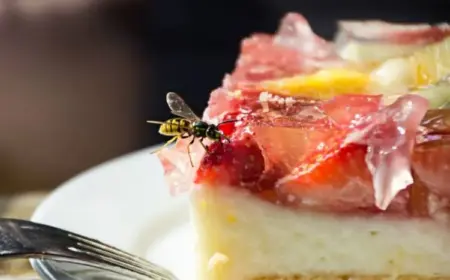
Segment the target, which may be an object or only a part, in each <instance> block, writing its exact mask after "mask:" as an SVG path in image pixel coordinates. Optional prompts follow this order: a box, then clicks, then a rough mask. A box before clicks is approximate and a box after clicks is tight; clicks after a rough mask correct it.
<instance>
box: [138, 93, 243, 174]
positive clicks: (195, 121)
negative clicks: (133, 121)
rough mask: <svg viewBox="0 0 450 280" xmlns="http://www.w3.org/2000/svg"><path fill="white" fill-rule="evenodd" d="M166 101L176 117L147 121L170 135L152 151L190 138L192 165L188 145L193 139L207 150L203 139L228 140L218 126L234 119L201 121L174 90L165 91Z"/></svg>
mask: <svg viewBox="0 0 450 280" xmlns="http://www.w3.org/2000/svg"><path fill="white" fill-rule="evenodd" d="M166 101H167V105H169V108H170V111H171V113H172V114H174V115H176V116H178V117H177V118H172V119H169V120H167V121H165V122H160V121H147V122H148V123H153V124H159V125H160V126H159V134H161V135H164V136H172V138H171V139H170V140H169V141H167V142H166V143H165V144H164V145H163V146H162V147H161V148H160V149H157V150H156V151H154V153H155V152H158V151H160V150H161V149H163V148H165V147H166V146H167V145H169V144H171V143H173V142H174V141H175V140H177V139H186V138H191V141H190V142H189V144H188V146H187V152H188V155H189V160H190V163H191V166H192V167H193V166H194V164H193V162H192V158H191V150H190V146H191V145H192V144H193V143H194V141H195V139H199V142H200V144H201V145H202V146H203V148H204V149H205V150H206V151H207V152H208V148H207V147H206V145H205V144H204V143H203V141H204V140H205V139H209V140H212V141H220V142H221V143H222V140H226V141H227V142H230V140H229V138H228V137H226V136H225V135H224V134H223V132H222V131H220V130H219V126H220V125H222V124H224V123H229V122H235V121H236V120H227V121H223V122H221V123H219V124H218V125H215V124H210V123H207V122H205V121H202V120H201V119H200V118H199V117H198V116H197V115H196V114H195V113H194V112H193V111H192V110H191V108H190V107H189V106H188V105H187V104H186V102H185V101H184V100H183V98H181V97H180V96H179V95H178V94H176V93H174V92H169V93H167V96H166Z"/></svg>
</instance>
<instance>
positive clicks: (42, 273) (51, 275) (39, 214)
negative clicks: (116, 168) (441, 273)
mask: <svg viewBox="0 0 450 280" xmlns="http://www.w3.org/2000/svg"><path fill="white" fill-rule="evenodd" d="M162 145H163V144H157V145H152V146H150V147H146V148H143V149H139V150H136V151H132V152H129V153H125V154H123V155H120V156H117V157H114V158H111V159H109V160H106V161H104V162H102V163H100V164H97V165H94V166H92V167H90V168H87V169H85V170H83V171H81V172H79V173H77V174H75V175H74V176H72V177H70V178H69V179H68V180H66V181H64V182H62V183H61V184H59V185H58V186H57V187H56V188H55V189H53V190H52V191H51V192H50V193H49V194H48V195H47V196H46V197H45V199H44V200H42V201H41V202H40V203H39V205H38V206H37V207H36V208H35V210H34V211H33V214H32V215H31V217H30V221H33V222H37V223H42V221H41V220H42V218H43V217H44V216H45V213H47V212H48V210H47V208H48V207H49V206H48V205H49V203H50V201H53V200H54V199H55V197H57V196H58V195H59V194H60V193H62V192H64V191H66V190H67V189H68V188H70V187H71V183H72V182H73V181H76V180H78V179H79V178H82V177H84V176H87V175H89V174H91V173H94V172H95V171H97V170H101V169H103V168H106V167H108V166H110V165H114V164H116V163H118V162H121V161H123V160H124V159H130V158H133V157H134V156H139V155H142V154H149V155H151V152H152V151H153V150H156V149H158V148H159V147H160V146H162ZM44 223H45V222H44ZM29 262H30V265H31V267H32V268H33V270H34V271H35V272H36V273H37V274H38V276H39V277H41V278H42V279H46V280H58V278H57V277H56V276H55V275H57V272H56V271H54V269H52V268H51V266H49V265H47V264H46V261H45V260H43V259H30V260H29Z"/></svg>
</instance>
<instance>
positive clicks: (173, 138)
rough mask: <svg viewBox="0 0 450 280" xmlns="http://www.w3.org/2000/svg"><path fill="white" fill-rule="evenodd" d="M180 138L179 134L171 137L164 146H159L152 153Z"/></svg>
mask: <svg viewBox="0 0 450 280" xmlns="http://www.w3.org/2000/svg"><path fill="white" fill-rule="evenodd" d="M178 138H179V136H175V137H172V139H170V140H169V141H167V142H166V144H164V145H163V146H161V147H159V148H158V149H156V150H153V151H152V152H151V153H152V154H155V153H157V152H159V151H161V150H162V149H164V148H165V147H167V146H168V145H169V144H171V143H172V142H173V141H175V140H177V139H178Z"/></svg>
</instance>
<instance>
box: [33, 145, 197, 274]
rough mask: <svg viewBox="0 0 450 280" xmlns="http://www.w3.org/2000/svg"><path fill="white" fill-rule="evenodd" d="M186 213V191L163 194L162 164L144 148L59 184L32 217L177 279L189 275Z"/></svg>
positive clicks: (40, 264) (40, 266)
mask: <svg viewBox="0 0 450 280" xmlns="http://www.w3.org/2000/svg"><path fill="white" fill-rule="evenodd" d="M188 213H189V211H188V201H187V196H186V195H181V196H177V197H172V196H170V195H169V190H168V189H167V187H166V185H165V182H164V178H163V170H162V167H161V165H160V164H159V161H158V160H157V158H156V157H155V156H154V155H151V154H150V149H146V150H143V151H139V152H136V153H133V154H130V155H126V156H123V157H120V158H118V159H115V160H113V161H110V162H107V163H104V164H102V165H100V166H97V167H95V168H92V169H91V170H88V171H86V172H84V173H82V174H80V175H78V176H76V177H75V178H73V179H71V180H69V181H68V182H66V183H64V184H63V185H62V186H60V187H59V188H57V189H56V190H55V191H54V192H53V193H52V194H51V195H50V196H49V197H48V198H47V199H46V200H45V201H44V202H43V203H42V204H41V205H40V206H39V207H38V209H37V210H36V212H35V213H34V215H33V217H32V220H33V221H35V222H39V223H44V224H48V225H52V226H56V227H60V228H63V229H66V230H70V231H73V232H76V233H79V234H82V235H86V236H88V237H92V238H96V239H99V240H102V241H104V242H106V243H109V244H111V245H114V246H116V247H118V248H121V249H123V250H126V251H128V252H131V253H134V254H137V255H140V256H143V257H146V258H147V259H149V260H152V261H153V262H156V263H158V264H161V265H163V266H165V267H167V268H168V269H170V270H172V271H173V272H174V273H175V275H177V276H178V277H179V278H180V279H181V280H191V279H195V277H194V274H193V243H194V236H193V234H192V231H191V229H190V227H189V217H188ZM32 264H33V267H34V268H35V269H36V270H37V271H38V273H40V274H41V276H42V277H43V278H44V279H56V278H57V277H58V279H60V278H59V277H61V276H60V275H58V276H56V275H54V274H55V273H56V272H55V271H54V269H53V268H52V264H49V263H48V262H44V261H40V260H39V261H38V260H36V261H32ZM64 265H66V264H64ZM65 269H69V270H70V269H71V268H69V267H65ZM64 278H67V277H64Z"/></svg>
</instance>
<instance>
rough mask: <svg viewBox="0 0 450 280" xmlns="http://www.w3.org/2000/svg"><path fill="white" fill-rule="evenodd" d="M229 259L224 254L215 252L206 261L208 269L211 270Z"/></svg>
mask: <svg viewBox="0 0 450 280" xmlns="http://www.w3.org/2000/svg"><path fill="white" fill-rule="evenodd" d="M229 260H230V259H229V258H228V257H227V256H226V255H224V254H222V253H219V252H216V253H214V255H213V256H212V257H211V258H210V259H209V261H208V270H213V269H215V268H216V266H217V265H223V264H225V263H227V262H228V261H229Z"/></svg>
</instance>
